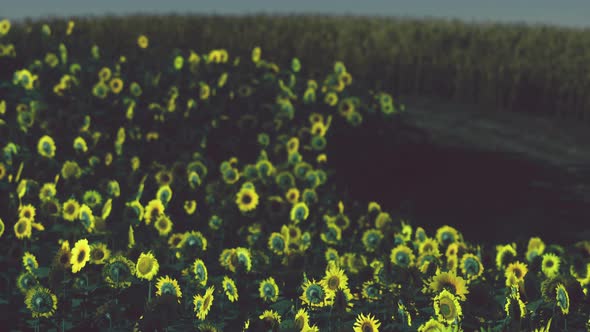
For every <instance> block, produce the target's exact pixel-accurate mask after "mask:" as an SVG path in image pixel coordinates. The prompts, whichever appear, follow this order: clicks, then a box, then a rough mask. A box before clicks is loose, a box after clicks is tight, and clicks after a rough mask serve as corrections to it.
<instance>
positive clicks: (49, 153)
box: [37, 135, 55, 158]
mask: <svg viewBox="0 0 590 332" xmlns="http://www.w3.org/2000/svg"><path fill="white" fill-rule="evenodd" d="M37 152H38V153H39V154H40V155H41V156H42V157H45V158H53V157H54V156H55V142H54V141H53V138H51V136H48V135H44V136H43V137H41V138H40V139H39V142H38V143H37Z"/></svg>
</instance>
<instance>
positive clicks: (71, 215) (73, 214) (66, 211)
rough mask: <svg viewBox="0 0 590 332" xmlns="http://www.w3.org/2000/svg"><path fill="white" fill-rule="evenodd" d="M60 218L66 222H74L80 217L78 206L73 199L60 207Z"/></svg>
mask: <svg viewBox="0 0 590 332" xmlns="http://www.w3.org/2000/svg"><path fill="white" fill-rule="evenodd" d="M61 213H62V217H63V218H64V219H65V220H67V221H74V220H76V219H78V216H79V215H80V204H79V203H78V201H76V200H75V199H73V198H70V199H68V200H67V201H66V202H65V203H64V204H63V206H62V210H61Z"/></svg>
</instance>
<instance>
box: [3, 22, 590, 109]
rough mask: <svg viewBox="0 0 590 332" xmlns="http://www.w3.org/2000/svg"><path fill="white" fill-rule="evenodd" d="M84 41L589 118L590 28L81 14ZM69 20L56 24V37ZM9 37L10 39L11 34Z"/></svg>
mask: <svg viewBox="0 0 590 332" xmlns="http://www.w3.org/2000/svg"><path fill="white" fill-rule="evenodd" d="M74 21H75V22H76V28H75V30H76V33H75V34H74V35H73V36H71V37H73V38H74V40H77V41H78V42H79V48H77V49H76V50H70V51H73V52H90V42H89V41H94V42H96V43H97V44H98V45H99V46H100V48H101V52H102V53H103V54H104V55H105V56H118V55H119V54H122V53H126V54H128V53H129V52H132V50H134V49H136V48H137V47H136V41H137V36H138V35H139V34H146V35H147V36H148V37H149V39H150V48H153V49H154V50H153V51H152V52H154V53H152V54H153V55H154V56H158V54H161V55H162V56H167V55H168V54H169V53H170V51H172V49H174V48H179V49H192V50H195V51H196V52H197V53H201V52H203V53H204V52H208V51H209V50H211V49H214V48H225V49H227V50H228V52H229V54H230V56H231V57H233V56H235V55H242V56H243V57H247V56H249V54H250V53H249V52H250V51H251V50H252V48H254V47H255V46H260V47H261V48H262V57H263V58H268V59H271V60H272V61H275V62H277V64H278V65H280V66H286V65H288V64H289V63H290V61H291V59H292V58H293V57H298V58H299V59H300V60H301V62H302V64H303V68H302V72H303V73H304V74H306V75H312V76H314V73H317V76H316V77H317V78H319V76H320V74H322V75H323V74H324V72H325V71H326V70H329V69H330V68H331V66H332V65H333V63H334V61H336V60H341V61H343V62H344V63H345V64H346V67H347V69H348V71H349V72H350V73H351V74H352V75H353V79H355V80H363V81H368V82H369V84H374V87H375V88H383V89H388V90H390V91H391V92H392V94H393V95H394V96H395V95H398V96H399V95H424V96H431V97H437V98H442V99H452V100H456V101H459V102H468V103H477V104H481V105H485V106H487V107H492V108H494V109H498V110H509V111H519V112H530V113H532V114H554V115H560V116H567V117H571V118H576V119H586V120H587V119H590V29H585V30H582V29H574V28H562V27H553V26H542V25H525V24H492V23H482V24H472V23H463V22H460V21H445V20H435V19H429V20H417V19H416V20H414V19H399V18H385V17H354V16H322V15H293V16H286V15H283V16H271V15H248V16H215V15H166V16H144V15H136V16H127V17H125V16H108V17H94V18H92V17H91V18H74ZM47 22H48V21H47V20H46V21H24V22H22V24H15V26H14V30H15V31H13V33H14V35H13V36H15V37H16V38H15V40H14V42H15V44H16V45H15V46H16V49H17V50H20V51H21V52H22V50H26V54H18V58H19V59H20V60H22V61H23V63H25V61H26V60H25V59H26V57H30V56H34V57H39V56H42V55H44V52H47V50H46V49H45V48H44V43H43V42H42V41H41V40H34V38H39V37H38V34H28V35H25V34H23V31H24V28H26V27H27V26H30V27H31V26H32V28H33V29H38V28H40V26H41V24H42V23H47ZM67 22H68V19H67V18H64V19H50V20H49V24H50V26H51V27H52V30H53V31H55V32H56V33H59V31H62V33H63V31H65V29H66V27H67ZM10 39H12V38H10Z"/></svg>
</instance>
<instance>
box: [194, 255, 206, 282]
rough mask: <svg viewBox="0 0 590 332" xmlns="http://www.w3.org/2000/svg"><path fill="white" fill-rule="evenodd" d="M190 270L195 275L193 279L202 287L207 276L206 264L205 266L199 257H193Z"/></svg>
mask: <svg viewBox="0 0 590 332" xmlns="http://www.w3.org/2000/svg"><path fill="white" fill-rule="evenodd" d="M191 271H192V273H193V275H194V276H195V280H196V281H197V283H198V284H199V285H200V286H202V287H204V286H205V285H206V284H207V277H208V274H207V266H205V263H204V262H203V261H202V260H201V259H199V258H197V259H195V262H194V263H193V265H192V269H191Z"/></svg>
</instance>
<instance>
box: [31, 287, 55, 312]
mask: <svg viewBox="0 0 590 332" xmlns="http://www.w3.org/2000/svg"><path fill="white" fill-rule="evenodd" d="M25 304H26V305H27V308H28V309H29V310H31V313H32V314H33V318H39V317H51V316H53V314H54V313H55V311H56V310H57V297H56V296H55V294H53V293H52V292H51V291H50V290H49V289H48V288H45V287H41V286H38V287H35V288H32V289H30V290H28V291H27V294H26V297H25Z"/></svg>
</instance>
